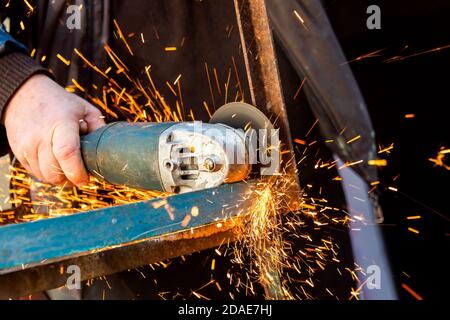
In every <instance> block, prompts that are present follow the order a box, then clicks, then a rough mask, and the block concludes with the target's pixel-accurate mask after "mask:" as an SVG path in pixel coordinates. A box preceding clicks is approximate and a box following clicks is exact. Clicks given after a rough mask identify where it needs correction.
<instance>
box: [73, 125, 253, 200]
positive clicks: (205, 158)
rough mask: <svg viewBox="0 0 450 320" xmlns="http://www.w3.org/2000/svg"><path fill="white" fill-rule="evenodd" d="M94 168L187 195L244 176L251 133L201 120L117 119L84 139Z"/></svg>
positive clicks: (100, 174)
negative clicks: (152, 121) (159, 121)
mask: <svg viewBox="0 0 450 320" xmlns="http://www.w3.org/2000/svg"><path fill="white" fill-rule="evenodd" d="M81 154H82V157H83V160H84V163H85V165H86V168H87V169H88V171H89V172H90V173H91V174H92V175H94V176H96V177H97V178H100V179H103V180H106V181H108V182H110V183H112V184H116V185H126V186H128V187H133V188H138V189H145V190H158V191H166V192H173V193H183V192H189V191H195V190H201V189H205V188H210V187H216V186H219V185H221V184H222V183H225V182H227V183H230V182H237V181H242V180H244V179H245V178H246V177H247V176H248V174H249V173H250V169H251V165H250V164H249V161H248V154H247V148H246V144H245V135H244V134H243V132H241V131H239V130H236V129H233V128H231V127H228V126H226V125H223V124H208V123H201V122H180V123H175V122H164V123H127V122H115V123H111V124H109V125H107V126H105V127H103V128H100V129H99V130H97V131H95V132H93V133H90V134H88V135H86V136H83V137H81Z"/></svg>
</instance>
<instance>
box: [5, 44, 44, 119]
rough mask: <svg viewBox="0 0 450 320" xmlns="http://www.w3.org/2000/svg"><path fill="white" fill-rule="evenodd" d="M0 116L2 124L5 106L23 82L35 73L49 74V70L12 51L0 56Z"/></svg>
mask: <svg viewBox="0 0 450 320" xmlns="http://www.w3.org/2000/svg"><path fill="white" fill-rule="evenodd" d="M0 74H2V75H5V76H2V78H1V79H0V116H1V118H0V119H1V123H2V124H4V120H5V111H6V107H8V108H9V105H10V102H11V100H12V99H13V98H14V97H15V96H16V93H17V92H18V91H19V90H21V89H22V87H23V86H24V85H25V83H27V82H28V80H30V79H31V78H33V77H34V76H36V75H41V76H42V75H44V74H47V75H50V73H49V71H47V70H46V69H44V68H43V67H41V66H40V65H39V64H38V63H37V62H35V61H34V60H33V59H31V58H30V57H29V56H27V55H25V54H23V53H18V52H13V53H9V54H7V55H4V56H2V57H1V58H0Z"/></svg>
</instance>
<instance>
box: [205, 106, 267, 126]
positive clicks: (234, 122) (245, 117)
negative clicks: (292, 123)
mask: <svg viewBox="0 0 450 320" xmlns="http://www.w3.org/2000/svg"><path fill="white" fill-rule="evenodd" d="M209 123H223V124H226V125H228V126H230V127H232V128H235V129H244V130H245V129H248V128H253V129H255V130H259V129H268V130H270V129H274V127H273V125H272V123H271V122H270V120H269V119H268V118H267V117H266V115H265V114H264V113H262V112H261V111H260V110H258V109H257V108H255V107H254V106H252V105H249V104H247V103H243V102H232V103H228V104H226V105H224V106H222V107H220V108H219V109H218V110H217V111H216V112H215V113H214V114H213V116H212V117H211V120H209Z"/></svg>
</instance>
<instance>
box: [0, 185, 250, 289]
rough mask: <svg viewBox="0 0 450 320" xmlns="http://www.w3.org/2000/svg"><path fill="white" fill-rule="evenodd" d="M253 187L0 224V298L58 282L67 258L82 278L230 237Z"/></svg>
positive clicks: (233, 187)
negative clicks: (79, 271)
mask: <svg viewBox="0 0 450 320" xmlns="http://www.w3.org/2000/svg"><path fill="white" fill-rule="evenodd" d="M251 186H252V183H238V184H229V185H223V186H220V187H218V188H213V189H207V190H203V191H198V192H192V193H186V194H181V195H176V196H172V197H167V198H158V199H153V200H149V201H143V202H138V203H133V204H128V205H122V206H115V207H108V208H105V209H100V210H94V211H90V212H86V213H79V214H73V215H69V216H63V217H57V218H50V219H44V220H38V221H34V222H27V223H21V224H16V225H8V226H4V227H0V298H9V297H11V296H18V295H20V294H23V293H25V294H28V293H31V292H36V291H42V290H46V289H51V288H55V287H58V286H61V285H64V283H65V281H66V280H64V279H67V275H60V276H58V274H57V273H60V270H65V269H64V267H67V266H69V265H71V264H76V265H78V266H79V267H80V269H81V274H82V278H83V280H86V279H91V278H93V277H98V276H101V275H107V274H112V273H115V272H119V271H123V270H127V269H130V268H135V267H138V266H141V265H145V264H149V263H153V262H157V261H161V260H164V259H169V258H173V257H177V256H181V255H184V254H189V253H192V252H196V251H200V250H204V249H207V248H211V247H214V246H218V245H220V244H222V243H226V242H227V241H231V240H233V239H234V238H235V235H234V233H233V231H232V229H233V226H234V225H235V224H234V221H233V220H232V219H229V218H232V217H236V216H239V215H240V214H245V213H246V212H247V211H248V210H249V209H250V208H251V206H252V203H253V202H254V199H253V198H252V197H251V196H249V194H250V193H251ZM193 207H197V209H195V210H192V208H193ZM194 212H195V213H194ZM197 212H198V215H197V214H196V213H197ZM193 213H194V214H193ZM219 222H220V224H219ZM219 226H220V227H219ZM61 268H63V269H61ZM27 288H28V289H27Z"/></svg>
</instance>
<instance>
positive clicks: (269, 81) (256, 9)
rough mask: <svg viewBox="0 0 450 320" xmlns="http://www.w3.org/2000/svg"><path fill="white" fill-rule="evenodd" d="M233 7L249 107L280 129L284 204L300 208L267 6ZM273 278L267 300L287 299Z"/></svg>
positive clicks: (257, 2) (248, 1)
mask: <svg viewBox="0 0 450 320" xmlns="http://www.w3.org/2000/svg"><path fill="white" fill-rule="evenodd" d="M234 7H235V11H236V19H237V24H238V27H239V33H240V37H241V46H242V53H243V56H244V62H245V67H246V72H247V79H248V84H249V88H250V95H251V99H252V104H253V105H254V106H256V107H258V108H259V109H260V110H261V111H262V112H264V113H265V114H266V116H267V117H268V118H269V119H271V121H272V122H273V124H274V127H276V128H279V129H280V139H281V142H282V143H283V145H284V146H283V147H284V149H285V150H288V151H289V152H285V153H284V156H283V157H282V163H281V169H282V170H283V171H284V173H285V174H287V175H290V176H292V178H293V180H294V181H295V182H296V183H294V184H292V185H291V188H290V189H291V190H289V192H286V200H287V203H289V204H290V205H289V207H290V208H293V209H294V210H295V209H296V208H298V205H299V202H298V196H299V195H300V184H299V180H298V176H297V173H296V161H295V153H294V149H293V145H292V137H291V131H290V128H289V121H288V117H287V112H286V106H285V103H284V97H283V91H282V86H281V81H280V75H279V70H278V62H277V61H278V60H277V57H276V54H275V46H274V42H273V36H272V31H271V29H270V24H269V17H268V14H267V9H266V3H265V0H234ZM292 195H294V197H292ZM272 277H273V279H274V281H273V282H272V284H271V285H266V284H265V285H264V290H265V292H266V297H267V298H268V299H277V300H278V299H283V298H286V297H285V296H284V294H283V291H282V286H281V280H280V279H279V276H278V274H276V273H275V272H274V273H272Z"/></svg>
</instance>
